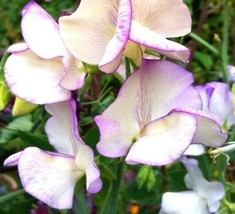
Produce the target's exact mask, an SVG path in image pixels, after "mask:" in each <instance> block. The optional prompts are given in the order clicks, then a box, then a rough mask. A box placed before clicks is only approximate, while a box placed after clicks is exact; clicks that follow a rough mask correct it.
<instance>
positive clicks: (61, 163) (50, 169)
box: [4, 100, 102, 209]
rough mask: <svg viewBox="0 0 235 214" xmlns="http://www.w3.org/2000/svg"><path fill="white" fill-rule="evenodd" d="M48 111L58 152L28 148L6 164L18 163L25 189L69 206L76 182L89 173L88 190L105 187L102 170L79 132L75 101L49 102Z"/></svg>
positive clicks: (49, 129)
mask: <svg viewBox="0 0 235 214" xmlns="http://www.w3.org/2000/svg"><path fill="white" fill-rule="evenodd" d="M46 110H47V111H48V112H49V113H50V114H51V115H52V117H51V118H50V119H49V120H48V121H47V123H46V128H45V129H46V133H47V135H48V138H49V142H50V144H51V145H52V146H53V147H54V148H55V149H56V151H57V153H56V152H47V151H43V150H41V149H39V148H36V147H28V148H26V149H24V150H23V151H22V152H18V153H16V154H14V155H11V156H10V157H9V158H7V159H6V160H5V162H4V165H5V166H12V165H18V171H19V176H20V179H21V183H22V186H23V188H24V189H25V191H26V192H28V193H29V194H31V195H32V196H34V197H35V198H37V199H39V200H41V201H43V202H44V203H46V204H47V205H49V206H50V207H53V208H56V209H69V208H71V207H72V203H73V196H74V189H75V185H76V183H77V181H78V180H79V179H80V178H81V177H83V176H86V188H87V191H88V192H89V193H97V192H98V191H99V190H100V189H101V187H102V181H101V179H100V172H99V169H98V168H97V166H96V164H95V162H94V154H93V151H92V149H91V148H90V147H89V146H87V145H85V144H84V143H83V141H82V139H81V138H80V136H79V134H78V131H77V119H76V112H75V111H76V104H75V102H74V101H73V100H69V101H66V102H60V103H55V104H48V105H46Z"/></svg>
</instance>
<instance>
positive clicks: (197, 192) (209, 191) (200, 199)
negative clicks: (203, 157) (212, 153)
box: [160, 158, 225, 214]
mask: <svg viewBox="0 0 235 214" xmlns="http://www.w3.org/2000/svg"><path fill="white" fill-rule="evenodd" d="M182 162H183V164H184V166H185V167H186V169H187V171H188V174H186V176H185V179H184V181H185V184H186V186H187V188H188V189H191V190H186V191H182V192H166V193H164V194H163V197H162V204H161V210H160V214H172V213H174V214H188V213H190V214H210V213H215V212H216V211H218V209H219V206H220V200H221V199H222V198H223V197H224V195H225V189H224V186H223V184H222V183H221V182H209V181H207V180H206V179H205V178H204V177H203V175H202V173H201V171H200V169H199V167H198V162H197V161H196V160H194V159H186V158H184V159H183V160H182Z"/></svg>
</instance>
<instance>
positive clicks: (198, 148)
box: [184, 144, 205, 156]
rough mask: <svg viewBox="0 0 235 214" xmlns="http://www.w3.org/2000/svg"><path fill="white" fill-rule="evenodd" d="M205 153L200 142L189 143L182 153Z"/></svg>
mask: <svg viewBox="0 0 235 214" xmlns="http://www.w3.org/2000/svg"><path fill="white" fill-rule="evenodd" d="M204 153H205V146H203V145H201V144H191V145H190V146H189V147H188V148H187V150H186V151H185V152H184V155H196V156H197V155H202V154H204Z"/></svg>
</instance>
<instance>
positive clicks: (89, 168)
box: [46, 100, 102, 193]
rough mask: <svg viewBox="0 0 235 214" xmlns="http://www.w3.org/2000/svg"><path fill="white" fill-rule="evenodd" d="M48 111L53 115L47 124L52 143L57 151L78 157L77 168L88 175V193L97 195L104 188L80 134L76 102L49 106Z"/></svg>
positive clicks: (91, 153) (91, 156)
mask: <svg viewBox="0 0 235 214" xmlns="http://www.w3.org/2000/svg"><path fill="white" fill-rule="evenodd" d="M46 110H47V111H48V112H49V113H50V114H51V115H53V117H51V118H50V119H49V120H48V121H47V124H46V132H47V134H48V137H49V141H50V143H51V144H52V145H53V146H54V147H55V148H56V150H57V151H59V152H61V153H64V154H73V155H74V156H76V160H75V163H76V167H77V168H78V169H79V170H80V171H83V172H85V174H86V186H87V191H88V192H90V193H97V192H98V191H100V189H101V187H102V181H101V179H100V171H99V169H98V168H97V166H96V164H95V161H94V153H93V151H92V149H91V148H90V147H89V146H87V145H85V144H84V143H83V141H82V139H81V137H80V136H79V134H78V131H77V118H76V103H75V101H74V100H69V101H66V102H60V103H55V104H49V105H46Z"/></svg>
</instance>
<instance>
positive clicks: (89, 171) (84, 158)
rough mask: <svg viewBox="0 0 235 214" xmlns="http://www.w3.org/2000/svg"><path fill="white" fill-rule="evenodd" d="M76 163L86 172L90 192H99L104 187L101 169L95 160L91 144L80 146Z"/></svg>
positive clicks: (87, 186)
mask: <svg viewBox="0 0 235 214" xmlns="http://www.w3.org/2000/svg"><path fill="white" fill-rule="evenodd" d="M76 165H77V167H78V168H79V169H81V170H84V171H85V172H86V188H87V191H88V192H89V193H92V194H94V193H97V192H99V191H100V189H101V187H102V181H101V179H100V171H99V169H98V168H97V166H96V164H95V161H94V153H93V151H92V149H91V148H90V147H89V146H86V145H82V146H80V148H79V150H78V152H77V156H76Z"/></svg>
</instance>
